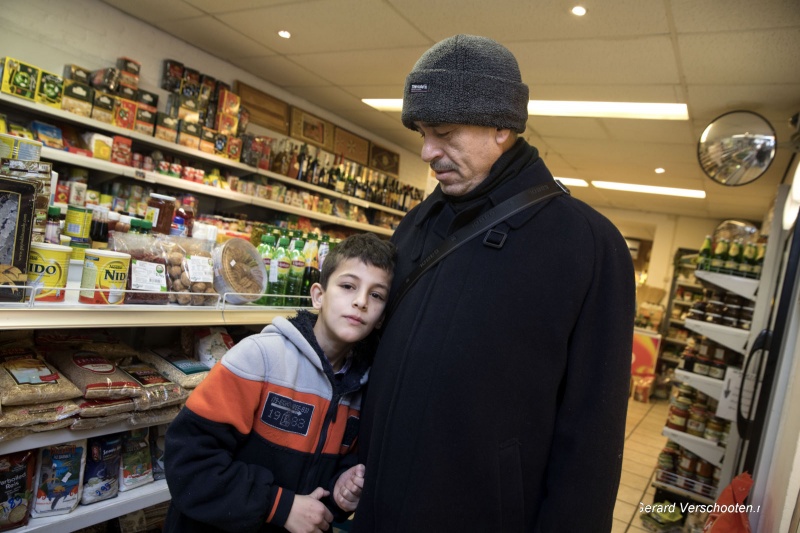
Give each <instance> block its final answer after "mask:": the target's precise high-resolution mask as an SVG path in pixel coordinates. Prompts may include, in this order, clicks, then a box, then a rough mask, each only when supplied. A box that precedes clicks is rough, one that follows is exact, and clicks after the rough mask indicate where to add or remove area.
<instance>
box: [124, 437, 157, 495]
mask: <svg viewBox="0 0 800 533" xmlns="http://www.w3.org/2000/svg"><path fill="white" fill-rule="evenodd" d="M153 481H155V480H154V479H153V460H152V459H151V458H150V439H149V428H138V429H132V430H130V431H126V432H125V433H123V434H122V460H121V462H120V465H119V490H120V492H125V491H127V490H131V489H135V488H136V487H141V486H142V485H146V484H147V483H152V482H153Z"/></svg>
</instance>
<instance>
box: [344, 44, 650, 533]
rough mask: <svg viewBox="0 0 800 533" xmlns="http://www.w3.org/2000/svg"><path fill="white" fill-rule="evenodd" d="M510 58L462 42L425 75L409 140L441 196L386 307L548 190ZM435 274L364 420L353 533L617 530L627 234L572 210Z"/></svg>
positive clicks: (444, 51)
mask: <svg viewBox="0 0 800 533" xmlns="http://www.w3.org/2000/svg"><path fill="white" fill-rule="evenodd" d="M527 103H528V87H527V85H525V84H524V83H522V80H521V76H520V71H519V67H518V65H517V61H516V59H515V58H514V56H513V55H512V54H511V52H509V51H508V50H507V49H506V48H505V47H503V46H502V45H500V44H498V43H496V42H495V41H492V40H490V39H486V38H483V37H475V36H469V35H457V36H455V37H451V38H449V39H445V40H444V41H442V42H440V43H438V44H436V45H434V46H433V47H432V48H431V49H430V50H428V51H427V52H426V53H425V54H424V55H423V56H422V57H421V58H420V60H419V61H418V62H417V64H416V65H415V66H414V69H413V70H412V72H411V73H410V74H409V76H408V78H407V80H406V85H405V91H404V102H403V114H402V118H403V123H404V124H405V125H406V126H407V127H408V128H411V129H413V130H416V131H418V132H420V133H421V134H422V137H423V147H422V158H423V160H425V161H426V162H428V163H429V164H430V167H431V169H432V170H433V171H434V172H435V173H436V179H437V180H438V181H439V186H438V187H437V188H436V190H435V191H434V192H433V193H432V194H431V195H430V196H429V197H428V198H427V199H426V200H425V201H424V202H423V203H422V204H421V205H419V206H418V207H416V208H415V209H414V210H412V211H411V212H410V213H408V215H407V216H406V217H405V218H404V219H403V221H402V222H401V224H400V226H399V227H398V229H397V231H396V232H395V233H394V236H393V237H392V240H393V241H394V243H395V244H396V245H397V248H398V253H399V261H398V264H397V268H396V271H395V278H394V279H395V282H394V286H393V287H392V297H393V298H396V297H397V295H398V292H399V291H400V289H401V285H402V282H403V281H404V280H405V279H406V278H407V277H408V275H409V273H410V272H411V271H412V270H413V269H414V267H415V266H416V265H417V264H418V263H419V262H420V261H421V260H422V259H424V258H427V257H429V255H430V254H431V252H432V251H433V250H434V249H435V248H436V247H437V246H439V245H440V244H441V243H442V242H443V241H444V240H445V239H446V238H447V237H449V236H451V235H452V234H453V232H455V231H456V230H458V229H459V228H461V227H464V226H465V225H466V224H468V223H469V222H471V221H473V220H474V219H476V217H478V216H480V215H482V214H483V213H485V212H486V211H487V210H489V209H490V208H492V207H493V206H495V205H497V204H499V203H501V202H503V201H504V200H506V199H508V198H510V197H512V196H514V195H515V194H517V193H519V192H521V191H524V190H526V189H529V188H533V187H537V186H542V185H545V184H552V183H553V176H552V174H551V173H550V171H549V170H548V169H547V167H546V166H545V164H544V162H543V161H542V159H541V158H540V157H539V154H538V151H537V150H536V148H534V147H532V146H530V145H529V144H528V143H527V142H526V141H525V140H524V139H522V138H521V137H518V134H519V133H522V132H523V131H524V130H525V125H526V121H527V118H528V115H527ZM484 237H485V236H484V235H481V236H479V237H477V238H474V239H471V240H470V241H469V242H467V243H466V244H464V245H463V246H461V247H459V248H458V249H457V250H456V251H455V252H453V253H452V254H450V255H448V256H447V257H446V258H445V259H444V260H442V261H440V262H439V263H437V264H436V265H435V266H434V267H433V268H431V269H430V270H428V271H427V272H426V273H425V274H423V275H422V276H421V277H420V278H419V281H418V282H417V283H416V284H414V285H413V287H412V288H411V289H410V290H409V291H408V292H407V293H406V294H405V296H404V297H403V298H402V299H401V300H400V301H399V305H398V307H397V308H396V310H395V312H394V313H393V314H392V316H390V317H389V319H388V322H387V323H386V325H385V326H384V330H383V335H382V338H381V343H380V346H379V349H378V353H377V355H376V358H375V363H374V366H373V368H372V371H371V376H370V385H369V390H368V392H367V398H366V405H365V411H364V412H363V418H362V424H361V434H360V439H359V441H360V447H361V448H360V452H361V461H362V462H363V463H364V464H365V465H366V478H365V482H364V488H363V493H362V495H361V501H360V503H359V506H358V508H357V510H356V515H355V524H354V530H355V531H358V532H378V533H390V532H403V533H406V532H411V531H414V532H417V533H418V532H437V533H439V532H450V531H454V532H455V531H475V532H500V533H506V532H522V531H530V532H541V533H549V532H555V531H559V532H561V531H563V532H568V533H586V532H601V531H610V529H611V524H612V512H613V509H614V502H615V498H616V493H617V487H618V484H619V478H620V470H621V465H622V450H623V441H624V431H625V412H626V408H627V397H628V391H629V382H630V361H631V344H632V338H633V317H634V300H635V296H634V290H635V279H634V273H633V265H632V261H631V257H630V253H629V252H628V248H627V245H626V243H625V241H624V239H623V238H622V236H621V235H620V234H619V232H618V231H617V229H616V228H615V227H614V226H613V225H612V224H611V223H610V222H609V221H608V220H607V219H606V218H604V217H603V216H602V215H600V214H599V213H597V212H596V211H595V210H593V209H592V208H590V207H589V206H587V205H586V204H584V203H582V202H580V201H578V200H576V199H574V198H572V197H570V196H569V195H566V194H563V195H560V196H557V197H554V198H551V199H549V200H547V201H544V202H541V203H539V204H536V205H535V206H533V207H529V208H527V209H525V210H524V211H522V212H520V213H518V214H516V215H514V216H512V217H511V218H509V219H507V220H506V221H505V222H502V223H500V224H499V225H497V226H496V227H495V228H494V229H493V231H492V233H491V234H489V235H487V236H486V238H484Z"/></svg>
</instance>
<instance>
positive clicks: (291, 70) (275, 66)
mask: <svg viewBox="0 0 800 533" xmlns="http://www.w3.org/2000/svg"><path fill="white" fill-rule="evenodd" d="M231 62H232V63H233V64H234V65H236V66H238V67H241V68H243V69H244V70H246V71H248V72H250V73H251V74H253V75H255V76H258V77H259V78H261V79H263V80H266V81H268V82H270V83H273V84H275V85H277V86H279V87H286V86H292V87H323V86H330V82H328V81H327V80H324V79H323V78H320V77H319V76H317V75H316V74H315V73H313V72H311V71H309V70H307V69H304V68H303V67H301V66H298V65H296V64H295V63H293V62H292V61H289V60H288V59H286V58H285V57H282V56H270V57H250V58H240V59H234V60H232V61H231Z"/></svg>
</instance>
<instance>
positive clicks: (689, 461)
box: [678, 448, 698, 477]
mask: <svg viewBox="0 0 800 533" xmlns="http://www.w3.org/2000/svg"><path fill="white" fill-rule="evenodd" d="M697 459H698V457H697V455H695V454H693V453H692V452H690V451H689V450H687V449H686V448H684V449H683V451H682V452H681V458H680V459H679V460H678V468H679V469H680V470H682V471H684V472H688V474H689V475H687V476H685V477H694V472H695V469H696V468H697Z"/></svg>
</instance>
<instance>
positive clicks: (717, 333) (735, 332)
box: [686, 318, 750, 354]
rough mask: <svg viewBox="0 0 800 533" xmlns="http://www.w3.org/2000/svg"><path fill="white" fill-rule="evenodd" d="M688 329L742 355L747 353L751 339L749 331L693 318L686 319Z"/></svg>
mask: <svg viewBox="0 0 800 533" xmlns="http://www.w3.org/2000/svg"><path fill="white" fill-rule="evenodd" d="M686 329H689V330H691V331H694V332H695V333H699V334H700V335H703V336H705V337H708V338H709V339H711V340H712V341H714V342H716V343H718V344H721V345H723V346H725V347H726V348H730V349H731V350H733V351H735V352H739V353H741V354H746V353H747V340H748V339H749V338H750V332H749V331H748V330H745V329H738V328H732V327H729V326H721V325H719V324H711V323H709V322H702V321H700V320H694V319H692V318H687V319H686Z"/></svg>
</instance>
